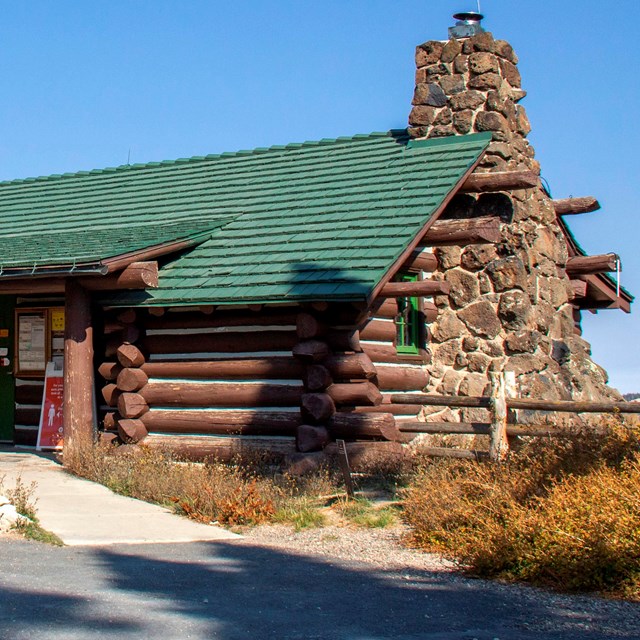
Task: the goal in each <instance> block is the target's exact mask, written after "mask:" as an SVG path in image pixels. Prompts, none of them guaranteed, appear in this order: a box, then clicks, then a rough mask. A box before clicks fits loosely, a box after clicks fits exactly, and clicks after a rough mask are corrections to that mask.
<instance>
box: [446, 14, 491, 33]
mask: <svg viewBox="0 0 640 640" xmlns="http://www.w3.org/2000/svg"><path fill="white" fill-rule="evenodd" d="M453 17H454V19H455V20H457V22H456V24H455V26H453V27H449V37H450V38H456V39H462V38H471V37H472V36H475V35H477V34H479V33H483V32H484V29H483V28H482V25H481V24H480V22H481V21H482V19H483V18H484V16H483V15H482V14H481V13H477V12H476V11H461V12H460V13H454V14H453Z"/></svg>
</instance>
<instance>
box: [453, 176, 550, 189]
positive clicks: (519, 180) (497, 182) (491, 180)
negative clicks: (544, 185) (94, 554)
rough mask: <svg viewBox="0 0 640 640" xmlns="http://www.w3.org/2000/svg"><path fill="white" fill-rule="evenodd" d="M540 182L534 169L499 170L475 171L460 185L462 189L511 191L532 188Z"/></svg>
mask: <svg viewBox="0 0 640 640" xmlns="http://www.w3.org/2000/svg"><path fill="white" fill-rule="evenodd" d="M539 184H540V178H539V177H538V176H537V175H536V174H535V173H534V172H533V171H498V172H493V173H474V174H472V175H471V176H469V177H468V178H467V179H466V180H465V181H464V182H463V184H462V186H461V187H460V191H467V192H474V193H478V192H482V191H511V190H512V189H532V188H534V187H537V186H538V185H539Z"/></svg>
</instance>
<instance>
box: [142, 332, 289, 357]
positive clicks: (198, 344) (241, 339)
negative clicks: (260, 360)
mask: <svg viewBox="0 0 640 640" xmlns="http://www.w3.org/2000/svg"><path fill="white" fill-rule="evenodd" d="M297 342H298V339H297V337H296V334H295V332H294V331H252V332H246V333H243V332H240V331H239V332H234V333H203V334H184V335H168V336H163V335H153V336H149V335H148V336H146V337H145V338H143V339H142V340H141V341H140V346H141V348H142V349H143V350H146V351H148V352H149V353H152V354H158V353H197V352H209V351H218V352H222V353H234V352H240V351H289V350H291V348H292V347H293V346H294V345H295V344H296V343H297Z"/></svg>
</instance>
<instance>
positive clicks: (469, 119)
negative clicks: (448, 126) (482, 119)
mask: <svg viewBox="0 0 640 640" xmlns="http://www.w3.org/2000/svg"><path fill="white" fill-rule="evenodd" d="M453 127H454V129H455V130H456V131H457V132H458V133H461V134H463V135H464V134H465V133H469V131H471V129H472V127H473V111H471V109H465V110H464V111H456V112H455V114H454V116H453Z"/></svg>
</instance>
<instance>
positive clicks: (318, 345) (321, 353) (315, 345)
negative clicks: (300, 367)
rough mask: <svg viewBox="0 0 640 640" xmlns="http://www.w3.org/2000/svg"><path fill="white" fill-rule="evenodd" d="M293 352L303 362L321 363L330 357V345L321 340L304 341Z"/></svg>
mask: <svg viewBox="0 0 640 640" xmlns="http://www.w3.org/2000/svg"><path fill="white" fill-rule="evenodd" d="M291 351H292V353H293V355H294V357H295V358H297V359H298V360H301V361H302V362H321V361H322V360H324V359H325V358H326V357H327V356H328V355H329V345H328V344H327V343H326V342H323V341H321V340H303V341H302V342H298V344H296V345H295V346H294V347H293V349H292V350H291Z"/></svg>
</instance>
